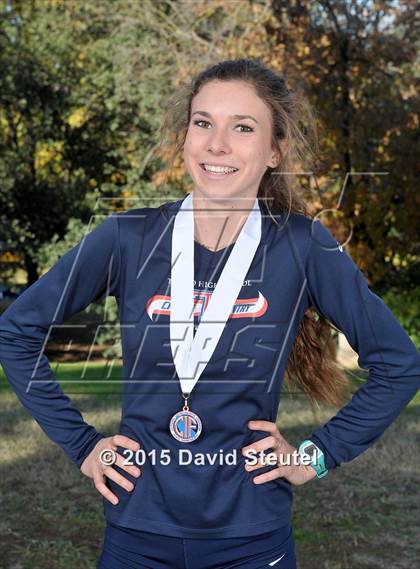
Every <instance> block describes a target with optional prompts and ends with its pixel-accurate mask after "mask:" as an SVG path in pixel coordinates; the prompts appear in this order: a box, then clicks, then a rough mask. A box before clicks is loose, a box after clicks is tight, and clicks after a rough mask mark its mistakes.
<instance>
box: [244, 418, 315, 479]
mask: <svg viewBox="0 0 420 569" xmlns="http://www.w3.org/2000/svg"><path fill="white" fill-rule="evenodd" d="M248 427H249V428H250V429H253V430H256V431H267V432H268V433H270V436H268V437H265V438H264V439H260V440H259V441H256V442H254V443H252V444H250V445H248V446H246V447H243V449H242V454H243V455H244V456H245V459H246V461H245V470H247V471H248V472H252V471H254V470H257V469H259V468H262V467H263V466H270V465H273V462H266V464H264V463H263V462H262V461H261V458H260V456H261V455H260V453H261V451H266V450H267V449H271V452H269V453H268V456H270V455H271V456H273V455H275V457H277V458H276V461H275V462H274V465H273V466H274V468H273V469H272V470H270V471H268V472H265V473H264V474H260V475H259V476H255V477H254V478H253V481H254V483H255V484H263V483H264V482H269V481H270V480H275V479H276V478H286V480H288V481H289V482H290V483H291V484H294V485H295V486H300V485H302V484H305V483H306V482H309V480H312V478H314V477H315V476H316V472H315V469H314V468H312V466H309V465H304V464H299V461H298V460H296V457H297V456H298V454H297V449H296V447H294V446H292V445H290V444H289V443H288V442H287V441H286V439H285V438H284V437H283V435H282V434H281V433H280V431H279V430H278V428H277V425H276V423H271V422H270V421H250V422H249V423H248ZM250 450H253V451H254V452H253V453H252V454H250V455H249V457H248V458H247V455H246V453H247V451H248V452H249V451H250ZM254 457H255V458H257V457H258V462H257V464H255V465H251V464H247V462H251V459H252V463H254V462H255V458H254ZM275 457H273V458H275Z"/></svg>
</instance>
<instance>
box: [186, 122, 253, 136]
mask: <svg viewBox="0 0 420 569" xmlns="http://www.w3.org/2000/svg"><path fill="white" fill-rule="evenodd" d="M201 123H203V124H206V125H210V123H209V121H206V120H204V119H198V120H195V121H193V124H194V125H197V126H200V124H201ZM200 128H201V127H200ZM205 128H207V127H205ZM235 128H241V129H244V128H245V129H247V130H241V131H240V132H245V133H248V132H254V129H253V128H252V127H250V126H248V125H247V124H238V125H236V127H235Z"/></svg>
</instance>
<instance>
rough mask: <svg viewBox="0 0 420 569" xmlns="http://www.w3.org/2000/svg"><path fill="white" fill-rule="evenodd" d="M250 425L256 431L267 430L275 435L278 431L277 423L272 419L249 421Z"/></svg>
mask: <svg viewBox="0 0 420 569" xmlns="http://www.w3.org/2000/svg"><path fill="white" fill-rule="evenodd" d="M248 427H249V428H250V429H253V430H255V431H267V432H269V433H271V434H272V435H275V434H276V433H277V432H278V429H277V425H276V423H272V422H271V421H263V420H258V421H249V422H248Z"/></svg>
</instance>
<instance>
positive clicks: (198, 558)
mask: <svg viewBox="0 0 420 569" xmlns="http://www.w3.org/2000/svg"><path fill="white" fill-rule="evenodd" d="M263 567H264V568H266V569H270V567H272V568H273V569H296V556H295V543H294V539H293V531H292V527H291V526H288V527H286V528H281V529H278V530H275V531H271V532H269V533H264V534H260V535H257V536H251V537H234V538H213V539H212V538H210V539H201V538H180V537H170V536H167V535H160V534H157V533H151V532H145V531H138V530H133V529H128V528H122V527H119V526H115V525H113V524H110V523H108V525H107V527H106V530H105V538H104V543H103V549H102V554H101V557H100V559H99V564H98V566H97V569H261V568H263Z"/></svg>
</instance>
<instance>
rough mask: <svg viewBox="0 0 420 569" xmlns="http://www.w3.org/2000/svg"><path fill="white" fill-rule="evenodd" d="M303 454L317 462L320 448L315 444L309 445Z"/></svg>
mask: <svg viewBox="0 0 420 569" xmlns="http://www.w3.org/2000/svg"><path fill="white" fill-rule="evenodd" d="M303 452H304V453H305V454H308V455H309V456H310V457H311V459H312V460H315V461H316V460H317V458H318V448H317V447H316V446H315V445H314V444H310V445H308V446H307V447H306V448H305V449H304V451H303Z"/></svg>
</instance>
